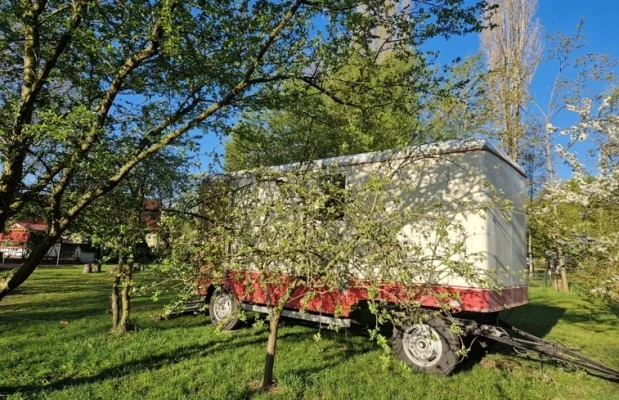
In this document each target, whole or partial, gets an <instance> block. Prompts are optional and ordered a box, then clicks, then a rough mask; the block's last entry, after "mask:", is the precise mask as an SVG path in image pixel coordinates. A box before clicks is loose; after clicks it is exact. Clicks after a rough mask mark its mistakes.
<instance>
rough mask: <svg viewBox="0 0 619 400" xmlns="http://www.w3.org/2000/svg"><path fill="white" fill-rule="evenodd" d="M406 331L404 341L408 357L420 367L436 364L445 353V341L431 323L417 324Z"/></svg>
mask: <svg viewBox="0 0 619 400" xmlns="http://www.w3.org/2000/svg"><path fill="white" fill-rule="evenodd" d="M408 328H409V329H407V330H406V331H405V332H404V336H403V338H402V342H403V344H404V346H403V347H404V352H405V353H406V355H407V356H408V358H409V359H410V360H411V361H412V362H413V363H415V364H416V365H418V366H420V367H431V366H433V365H434V364H436V363H437V362H438V361H439V360H440V358H441V354H442V353H443V343H442V342H441V340H440V338H439V337H438V334H437V333H436V331H435V330H434V329H433V328H432V327H430V326H429V325H424V324H415V325H412V326H410V327H408Z"/></svg>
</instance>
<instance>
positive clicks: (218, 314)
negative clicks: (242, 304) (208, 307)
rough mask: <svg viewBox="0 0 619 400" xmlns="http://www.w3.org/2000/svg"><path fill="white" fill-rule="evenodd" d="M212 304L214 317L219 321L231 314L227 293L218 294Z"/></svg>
mask: <svg viewBox="0 0 619 400" xmlns="http://www.w3.org/2000/svg"><path fill="white" fill-rule="evenodd" d="M213 306H214V307H213V314H215V318H217V320H219V321H221V320H224V319H226V318H229V317H230V315H232V300H231V299H230V296H229V295H227V294H219V295H218V296H217V297H216V298H215V303H214V304H213Z"/></svg>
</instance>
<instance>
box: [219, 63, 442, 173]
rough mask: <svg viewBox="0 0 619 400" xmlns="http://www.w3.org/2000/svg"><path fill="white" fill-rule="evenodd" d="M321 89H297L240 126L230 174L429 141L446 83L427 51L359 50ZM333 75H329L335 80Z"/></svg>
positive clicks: (229, 158)
mask: <svg viewBox="0 0 619 400" xmlns="http://www.w3.org/2000/svg"><path fill="white" fill-rule="evenodd" d="M323 73H324V74H325V76H324V78H323V84H322V87H321V88H320V89H315V88H307V87H304V85H301V84H294V83H293V84H290V85H286V86H284V87H283V88H282V93H279V94H274V95H273V98H274V99H276V100H274V101H273V104H272V106H271V107H270V108H269V109H268V110H261V111H260V112H251V113H246V114H244V115H243V118H242V119H241V120H240V121H239V123H237V124H236V125H235V126H234V127H233V128H232V135H231V138H230V141H229V142H228V143H227V144H226V152H225V161H226V164H225V165H226V169H228V170H239V169H247V168H253V167H260V166H268V165H277V164H285V163H291V162H297V161H307V160H312V159H317V158H328V157H337V156H341V155H346V154H357V153H362V152H367V151H374V150H385V149H392V148H399V147H403V146H406V145H412V144H415V143H423V142H424V141H426V140H427V137H426V136H427V135H426V132H425V131H424V129H422V128H421V126H422V123H421V116H422V109H423V108H424V103H426V102H427V101H428V98H429V97H431V93H432V92H433V91H435V92H439V91H440V80H439V77H438V76H436V74H434V73H433V72H432V71H431V70H430V67H429V66H427V65H426V63H425V60H424V58H423V57H422V55H421V54H418V53H415V52H410V51H401V52H399V53H397V56H396V55H394V54H393V53H392V55H391V56H382V57H381V59H380V62H377V61H376V60H374V59H372V58H368V57H366V56H365V55H363V54H360V53H352V54H351V55H350V56H349V58H348V60H346V62H345V63H343V64H342V65H341V66H338V68H337V70H335V71H332V72H330V73H329V72H328V71H327V72H323ZM327 74H328V75H327Z"/></svg>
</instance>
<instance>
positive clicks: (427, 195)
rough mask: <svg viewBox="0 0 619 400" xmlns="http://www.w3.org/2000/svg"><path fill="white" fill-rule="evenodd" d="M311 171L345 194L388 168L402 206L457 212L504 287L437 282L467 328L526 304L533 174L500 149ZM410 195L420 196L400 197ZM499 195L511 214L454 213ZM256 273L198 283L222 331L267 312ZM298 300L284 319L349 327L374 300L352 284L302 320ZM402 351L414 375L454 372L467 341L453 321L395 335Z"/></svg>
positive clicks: (454, 145) (449, 145)
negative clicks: (250, 278) (246, 314)
mask: <svg viewBox="0 0 619 400" xmlns="http://www.w3.org/2000/svg"><path fill="white" fill-rule="evenodd" d="M294 168H299V164H295V165H284V166H277V167H271V168H268V170H269V171H271V172H277V171H282V172H284V171H290V170H293V169H294ZM303 168H308V169H314V170H328V171H329V173H330V174H335V175H336V178H337V180H338V181H339V182H341V184H342V185H343V186H345V187H352V186H354V185H359V184H362V183H363V182H364V180H365V179H367V177H368V175H369V174H370V173H371V172H372V171H376V170H377V169H382V170H387V171H389V172H390V173H392V174H393V176H394V177H395V184H394V189H393V195H394V196H402V199H401V200H402V201H403V202H404V203H405V204H409V205H410V207H414V206H418V205H419V204H442V205H443V206H442V207H443V208H447V209H449V208H450V207H451V208H453V210H452V211H453V212H452V213H453V216H454V218H456V219H458V221H459V222H460V223H461V225H462V226H464V227H465V230H466V239H465V240H466V247H467V249H468V251H470V252H476V253H483V254H484V255H485V257H484V259H480V261H479V263H478V265H476V266H475V267H476V268H477V269H478V270H481V271H486V272H487V273H488V276H492V277H493V279H494V280H495V282H498V283H499V285H498V286H494V288H488V287H483V285H481V284H480V283H478V282H471V281H470V280H469V279H467V278H466V277H464V276H459V275H457V274H454V273H451V274H448V275H445V276H442V277H440V279H439V280H437V281H436V282H433V285H434V287H435V289H436V291H437V293H438V292H441V293H446V294H450V295H452V296H448V297H450V298H451V299H452V300H451V301H450V302H449V307H451V309H452V311H453V313H454V315H456V316H457V317H459V320H460V321H463V322H462V323H463V324H466V321H479V322H480V323H481V322H487V321H489V320H492V318H494V319H496V317H497V313H498V312H499V311H502V310H505V309H509V308H513V307H517V306H521V305H523V304H526V303H527V285H526V281H525V278H524V271H525V268H526V246H525V214H524V210H523V207H524V201H525V174H524V171H523V170H522V168H520V167H519V166H518V165H517V164H516V163H515V162H514V161H513V160H510V159H509V158H508V157H507V156H506V155H504V154H503V153H502V152H500V151H499V150H498V149H497V148H496V147H494V146H493V145H492V144H490V143H488V142H486V141H480V140H467V141H448V142H442V143H435V144H429V145H423V146H417V147H410V148H406V149H402V150H397V151H382V152H372V153H365V154H358V155H353V156H344V157H337V158H330V159H325V160H317V161H313V162H311V163H309V164H306V165H303ZM235 176H236V177H237V178H236V179H238V180H244V181H245V182H246V181H247V180H251V174H247V173H237V174H235ZM411 187H413V188H414V189H415V190H413V191H406V190H402V191H400V190H398V188H411ZM411 193H413V194H411ZM496 196H501V197H503V198H505V199H507V200H509V203H510V207H509V209H507V210H506V209H499V207H498V206H497V207H494V208H490V209H489V210H487V212H486V215H480V214H479V213H475V212H469V211H466V210H465V211H461V212H460V211H458V210H456V207H455V206H454V205H455V204H463V203H466V202H469V203H474V202H483V201H488V200H490V199H491V198H493V197H496ZM418 229H419V227H417V226H415V224H414V223H411V224H405V226H402V230H401V232H402V234H404V235H405V236H406V237H408V238H413V239H415V238H416V236H415V234H416V231H417V230H418ZM416 240H423V239H420V238H416ZM426 240H427V238H426ZM422 245H423V242H422ZM428 246H429V244H428ZM402 268H406V266H405V265H403V266H402ZM247 273H251V272H247V271H245V272H239V271H235V272H230V275H229V276H227V278H226V279H224V281H223V282H222V283H223V285H224V287H221V286H219V287H215V285H213V284H211V281H210V279H209V277H207V276H205V277H203V278H201V279H199V281H198V282H199V291H200V294H201V295H202V298H203V300H205V301H206V302H207V304H208V305H209V313H210V316H211V319H212V321H213V323H220V324H222V325H223V328H224V329H232V328H234V327H235V326H236V325H237V322H238V321H237V319H236V318H234V313H235V310H236V309H238V308H241V309H244V310H251V311H256V312H267V307H266V304H267V302H266V297H265V293H264V292H263V291H262V290H261V289H260V286H259V285H256V287H255V288H253V289H252V290H247V289H246V287H245V283H244V280H243V279H241V278H240V276H241V275H242V274H247ZM239 274H241V275H239ZM361 278H362V277H360V279H361ZM283 279H285V278H283ZM398 285H399V283H398V282H385V283H384V284H383V287H382V289H383V290H382V292H384V293H391V294H390V295H387V296H384V297H383V299H387V300H388V301H390V302H393V303H397V302H398V293H399V292H400V291H399V289H400V288H399V286H398ZM496 287H500V289H496ZM300 290H302V289H300ZM297 294H298V293H297ZM293 297H294V298H295V300H292V301H290V302H289V303H287V304H286V310H285V312H284V314H283V315H284V316H287V317H292V318H299V319H305V320H311V321H316V322H321V323H329V324H335V325H339V326H343V327H349V326H350V325H351V323H353V322H354V311H355V309H356V308H359V306H360V305H363V304H364V303H365V302H366V301H367V300H368V299H369V298H370V296H369V294H368V293H367V290H365V289H363V288H359V287H352V286H351V287H348V288H343V289H341V290H335V291H330V292H329V293H326V294H321V295H320V296H315V297H314V298H312V299H311V300H310V301H309V303H307V304H306V306H305V307H303V310H302V312H301V304H300V300H299V299H300V298H301V297H302V296H293ZM272 300H273V299H272ZM275 300H276V299H275ZM417 300H418V302H419V303H420V304H421V305H422V306H423V307H428V308H429V309H432V308H436V307H437V299H436V298H434V297H431V296H427V295H420V297H419V298H418V299H417ZM336 309H337V313H336ZM336 314H337V315H336ZM393 346H394V350H395V352H396V353H397V354H398V356H399V357H400V358H401V359H402V360H403V361H405V362H407V363H408V364H409V365H411V366H412V367H413V368H415V369H417V370H421V371H425V372H438V373H443V374H448V373H450V372H451V371H452V370H453V368H454V367H455V365H456V364H457V362H458V360H459V357H458V354H457V351H458V350H459V349H460V348H461V342H460V339H459V338H458V337H457V336H456V335H455V334H454V333H453V332H452V331H451V330H450V329H449V326H448V324H447V323H446V322H445V321H444V320H442V319H440V318H432V319H430V320H429V321H427V322H426V323H416V324H412V325H409V326H404V327H395V329H394V338H393Z"/></svg>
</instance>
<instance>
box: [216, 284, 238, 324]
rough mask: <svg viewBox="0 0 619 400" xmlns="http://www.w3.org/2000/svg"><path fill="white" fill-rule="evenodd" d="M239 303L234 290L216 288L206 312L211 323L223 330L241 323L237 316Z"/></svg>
mask: <svg viewBox="0 0 619 400" xmlns="http://www.w3.org/2000/svg"><path fill="white" fill-rule="evenodd" d="M240 309H241V308H240V304H239V301H238V300H237V298H236V296H235V295H234V292H233V291H232V290H231V289H229V288H225V287H223V288H220V289H216V290H215V291H214V292H213V294H212V295H211V300H210V301H209V307H208V313H209V315H210V317H211V323H212V324H213V325H215V326H218V327H221V329H223V330H224V331H231V330H234V329H236V328H238V326H239V325H240V324H241V320H240V318H239V311H240Z"/></svg>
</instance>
